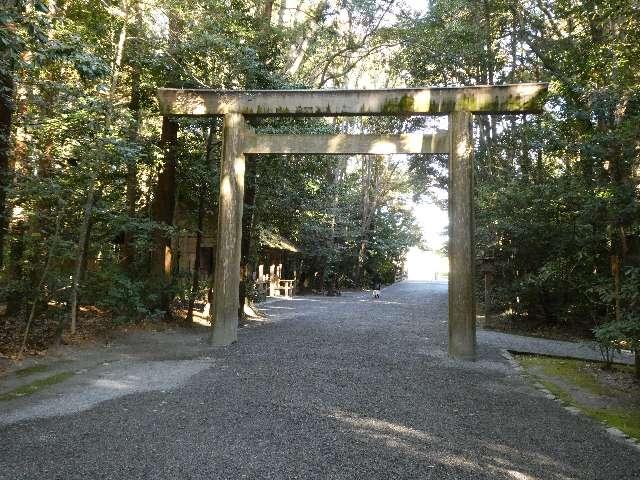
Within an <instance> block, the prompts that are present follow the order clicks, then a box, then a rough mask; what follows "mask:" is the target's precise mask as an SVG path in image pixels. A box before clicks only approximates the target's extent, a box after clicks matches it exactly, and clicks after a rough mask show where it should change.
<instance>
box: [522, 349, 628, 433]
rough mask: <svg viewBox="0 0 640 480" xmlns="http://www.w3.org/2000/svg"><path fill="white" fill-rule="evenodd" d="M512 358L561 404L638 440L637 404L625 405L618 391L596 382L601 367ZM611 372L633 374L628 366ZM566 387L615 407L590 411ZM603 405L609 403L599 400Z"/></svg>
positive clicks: (541, 358)
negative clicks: (579, 390) (593, 396)
mask: <svg viewBox="0 0 640 480" xmlns="http://www.w3.org/2000/svg"><path fill="white" fill-rule="evenodd" d="M516 358H517V359H518V361H519V362H520V364H521V365H522V366H523V367H524V368H525V370H526V371H527V373H528V374H529V375H530V376H531V377H533V378H535V380H536V381H538V382H539V383H540V384H542V385H543V386H544V387H545V388H546V389H547V390H549V391H550V392H551V393H552V394H553V395H555V396H556V397H557V398H559V399H560V400H561V401H562V402H564V403H566V404H568V405H572V406H574V407H576V408H578V409H580V410H581V411H582V412H584V413H585V414H586V415H589V416H590V417H593V418H595V419H597V420H599V421H601V422H604V423H606V424H608V425H611V426H612V427H616V428H618V429H619V430H622V431H623V432H624V433H626V434H627V435H629V436H631V437H634V438H636V439H638V440H640V405H639V404H637V403H631V402H629V401H628V398H626V397H625V395H624V392H623V391H622V390H621V389H617V388H615V387H612V386H611V385H610V384H604V383H603V382H602V381H601V380H600V376H599V375H598V373H599V372H602V371H603V369H604V365H603V364H600V363H598V362H587V361H583V360H572V359H565V358H555V357H546V356H536V355H517V356H516ZM612 369H613V370H614V371H616V372H617V373H619V374H624V375H629V376H632V375H633V367H631V366H628V365H613V366H612ZM554 379H557V382H554V381H553V380H554ZM563 385H564V386H563ZM567 385H569V386H571V387H573V388H577V389H581V390H583V391H586V392H589V393H591V394H595V395H598V396H600V397H602V398H603V400H606V399H615V400H616V401H615V406H611V407H599V408H594V407H592V406H588V405H584V404H583V403H581V402H580V401H578V400H576V398H575V397H574V395H573V394H572V392H571V391H569V389H567V388H566V386H567ZM606 403H609V402H606V401H603V404H606ZM611 403H613V402H611Z"/></svg>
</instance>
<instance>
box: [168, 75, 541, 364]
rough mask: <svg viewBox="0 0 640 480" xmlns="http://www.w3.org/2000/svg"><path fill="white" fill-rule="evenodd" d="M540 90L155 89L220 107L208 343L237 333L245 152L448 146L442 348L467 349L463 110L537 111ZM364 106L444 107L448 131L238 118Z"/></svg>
mask: <svg viewBox="0 0 640 480" xmlns="http://www.w3.org/2000/svg"><path fill="white" fill-rule="evenodd" d="M546 91H547V84H545V83H526V84H512V85H483V86H473V87H460V88H442V87H430V88H405V89H384V90H245V91H232V90H207V89H168V88H162V89H159V91H158V98H159V103H160V111H161V113H162V115H164V116H187V117H202V116H223V117H224V131H223V147H222V149H223V154H222V163H221V166H220V201H219V204H218V209H219V214H218V233H217V235H218V243H217V248H218V252H217V255H216V270H215V298H214V305H213V307H214V308H213V312H214V316H215V323H214V327H213V331H212V334H211V340H212V343H213V344H214V345H229V344H231V343H233V342H235V341H236V340H237V328H238V293H239V284H240V240H241V236H242V208H243V199H244V170H245V155H253V154H260V153H287V154H293V153H307V154H309V153H312V154H394V153H432V154H434V153H448V154H449V225H450V228H449V355H450V356H451V357H454V358H460V359H465V360H473V359H475V355H476V327H475V324H476V312H475V300H474V292H473V271H474V262H475V258H474V242H473V233H474V228H473V132H472V124H471V120H472V115H473V114H476V115H482V114H491V113H493V114H519V113H538V112H540V111H541V109H542V104H543V101H544V96H545V94H546ZM369 115H388V116H409V115H448V116H449V131H448V133H437V134H433V135H420V134H408V135H258V134H256V133H254V132H253V130H252V129H251V128H250V127H249V126H248V125H247V124H246V123H245V117H246V116H249V117H250V116H298V117H305V116H323V117H330V116H369Z"/></svg>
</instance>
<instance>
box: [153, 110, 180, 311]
mask: <svg viewBox="0 0 640 480" xmlns="http://www.w3.org/2000/svg"><path fill="white" fill-rule="evenodd" d="M177 142H178V124H177V123H175V122H173V121H171V119H170V118H168V117H164V118H163V119H162V138H161V143H162V145H163V149H164V165H163V167H162V171H161V172H160V174H159V175H158V183H157V184H156V188H155V194H154V196H153V201H152V203H151V218H152V219H153V220H154V221H155V222H156V223H158V224H159V226H158V228H156V229H155V230H154V232H153V244H154V246H153V251H152V254H151V274H152V275H153V276H154V278H155V279H156V280H158V281H159V282H160V288H161V294H160V299H159V305H158V307H159V308H160V309H162V310H164V311H165V312H168V311H169V304H170V302H171V297H170V295H169V293H168V292H167V288H166V287H167V286H168V285H169V284H170V282H171V263H172V258H171V253H172V252H171V235H170V234H168V233H167V232H166V228H167V227H171V226H173V221H174V213H175V205H176V156H177Z"/></svg>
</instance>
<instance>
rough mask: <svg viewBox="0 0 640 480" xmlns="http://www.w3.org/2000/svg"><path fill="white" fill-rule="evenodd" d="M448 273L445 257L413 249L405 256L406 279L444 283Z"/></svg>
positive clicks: (447, 263)
mask: <svg viewBox="0 0 640 480" xmlns="http://www.w3.org/2000/svg"><path fill="white" fill-rule="evenodd" d="M448 272H449V262H448V259H447V257H445V256H443V255H441V254H439V253H437V252H433V251H425V250H420V249H419V248H417V247H413V248H412V249H411V250H409V253H408V254H407V279H408V280H422V281H425V280H429V281H446V280H447V277H448Z"/></svg>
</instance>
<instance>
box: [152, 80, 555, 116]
mask: <svg viewBox="0 0 640 480" xmlns="http://www.w3.org/2000/svg"><path fill="white" fill-rule="evenodd" d="M547 86H548V84H546V83H519V84H511V85H479V86H473V87H460V88H457V87H428V88H400V89H382V90H207V89H173V88H161V89H159V90H158V99H159V103H160V112H161V113H162V115H166V116H186V117H201V116H217V115H225V114H227V113H241V114H243V115H259V116H301V117H302V116H326V117H330V116H353V115H446V114H449V113H451V112H457V111H465V112H471V113H475V114H487V113H505V114H509V113H539V112H540V111H541V110H542V104H543V102H544V97H545V94H546V92H547Z"/></svg>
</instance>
